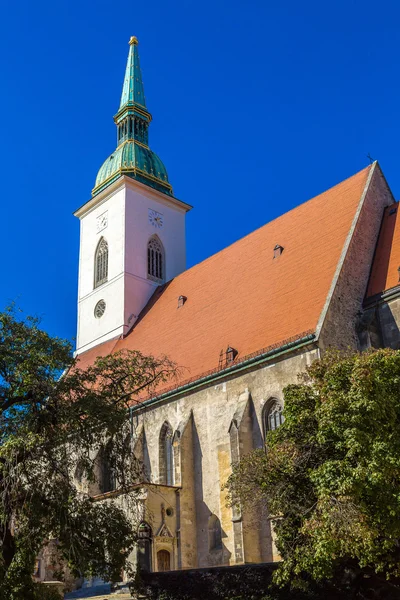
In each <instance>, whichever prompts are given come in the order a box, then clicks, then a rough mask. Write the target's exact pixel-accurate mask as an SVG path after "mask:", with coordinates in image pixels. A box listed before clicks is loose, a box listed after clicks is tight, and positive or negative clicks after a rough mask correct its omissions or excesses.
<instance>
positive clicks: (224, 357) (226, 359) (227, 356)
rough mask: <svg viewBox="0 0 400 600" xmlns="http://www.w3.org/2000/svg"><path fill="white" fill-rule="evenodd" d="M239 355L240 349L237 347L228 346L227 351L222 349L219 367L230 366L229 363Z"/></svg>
mask: <svg viewBox="0 0 400 600" xmlns="http://www.w3.org/2000/svg"><path fill="white" fill-rule="evenodd" d="M237 355H238V351H237V350H236V349H235V348H232V346H228V347H227V349H226V350H225V351H224V350H221V352H220V354H219V361H218V368H219V369H224V368H225V367H229V365H231V364H232V363H233V362H234V360H235V358H236V357H237Z"/></svg>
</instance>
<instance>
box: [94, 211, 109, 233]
mask: <svg viewBox="0 0 400 600" xmlns="http://www.w3.org/2000/svg"><path fill="white" fill-rule="evenodd" d="M107 225H108V211H106V212H104V213H103V214H102V215H99V216H98V217H97V219H96V228H97V233H99V231H102V230H103V229H105V228H106V227H107Z"/></svg>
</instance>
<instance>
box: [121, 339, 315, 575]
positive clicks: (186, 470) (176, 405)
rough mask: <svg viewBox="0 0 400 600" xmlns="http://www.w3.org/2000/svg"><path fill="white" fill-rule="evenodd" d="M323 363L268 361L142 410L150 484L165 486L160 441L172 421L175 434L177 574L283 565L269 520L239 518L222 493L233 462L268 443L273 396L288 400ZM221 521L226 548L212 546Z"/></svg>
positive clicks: (136, 416)
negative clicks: (212, 529)
mask: <svg viewBox="0 0 400 600" xmlns="http://www.w3.org/2000/svg"><path fill="white" fill-rule="evenodd" d="M317 357H318V350H317V349H316V348H315V347H314V348H312V347H309V348H308V350H304V351H303V352H301V351H297V352H292V353H291V354H288V355H287V357H286V358H282V357H281V358H278V359H277V360H276V361H274V362H273V361H272V360H271V361H270V362H268V363H265V365H264V366H259V367H258V368H257V369H255V370H252V371H251V370H249V371H247V372H243V373H242V374H240V375H236V376H231V377H230V378H229V379H227V380H226V381H223V382H222V383H219V384H217V385H211V384H210V385H208V386H206V387H204V388H203V389H201V390H198V391H194V392H192V393H187V394H185V395H182V396H179V397H172V398H171V399H169V400H168V399H166V400H164V401H163V402H159V403H153V404H149V405H148V406H147V407H146V408H144V407H141V408H140V407H139V408H137V409H136V410H135V411H134V413H133V416H132V418H133V425H134V428H135V429H136V431H137V432H138V435H140V436H142V439H145V440H146V442H145V443H146V448H145V449H144V450H142V452H143V454H147V456H148V469H149V478H150V481H152V482H157V481H158V480H159V464H158V462H159V436H160V431H161V429H162V427H163V425H164V423H166V422H167V423H169V424H170V425H171V428H172V430H173V432H174V434H173V435H174V437H173V440H174V442H173V446H174V463H175V464H174V468H175V479H174V483H175V484H176V485H177V486H180V488H181V489H180V491H179V494H178V498H179V500H178V504H177V511H178V512H177V531H174V532H173V535H174V536H176V537H177V538H178V539H179V542H178V543H177V548H178V555H177V562H176V564H177V568H182V569H187V568H194V567H208V566H217V565H232V564H238V563H243V562H262V561H267V560H268V561H270V560H273V559H277V558H278V556H277V553H276V551H275V549H274V547H273V543H272V536H271V531H270V529H269V527H268V523H267V522H266V519H265V517H263V516H261V515H255V516H254V515H233V513H232V509H231V508H230V507H228V506H227V499H226V492H225V491H224V490H223V489H222V488H223V486H224V484H225V483H226V481H227V479H228V477H229V475H230V473H231V465H232V462H235V461H236V460H239V459H240V456H243V455H244V454H246V453H247V452H249V451H250V450H251V449H252V448H255V447H261V446H262V445H263V439H264V430H263V429H264V427H263V422H262V421H263V418H262V414H263V408H264V406H265V405H266V403H268V401H269V400H270V399H271V398H277V399H278V400H281V401H283V389H284V387H285V386H287V385H288V384H290V383H295V382H297V378H298V373H302V372H304V371H305V369H306V367H307V365H309V364H310V363H311V361H312V360H314V359H315V358H317ZM211 515H216V516H217V518H218V519H219V520H220V523H221V527H222V547H221V548H217V549H214V550H210V548H209V532H208V522H209V518H210V516H211Z"/></svg>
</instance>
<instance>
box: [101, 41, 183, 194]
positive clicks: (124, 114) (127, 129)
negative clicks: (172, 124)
mask: <svg viewBox="0 0 400 600" xmlns="http://www.w3.org/2000/svg"><path fill="white" fill-rule="evenodd" d="M114 121H115V124H116V126H117V144H118V145H117V148H116V150H114V152H113V153H112V154H111V155H110V156H109V157H108V158H107V160H105V161H104V163H103V164H102V166H101V167H100V169H99V172H98V174H97V177H96V183H95V186H94V188H93V191H92V195H93V196H95V195H96V194H98V193H99V192H101V191H102V190H104V189H105V188H106V187H107V186H109V185H110V184H111V183H113V182H114V181H116V180H117V179H118V177H120V176H121V175H127V176H128V177H131V178H132V179H136V180H137V181H140V182H141V183H144V184H145V185H148V186H149V187H152V188H155V189H156V190H158V191H160V192H162V193H164V194H167V195H168V196H172V195H173V194H172V187H171V185H170V183H169V181H168V173H167V170H166V168H165V166H164V164H163V162H162V161H161V159H160V158H159V157H158V156H157V154H155V152H153V151H152V150H150V148H149V132H148V129H149V124H150V121H151V114H150V113H149V111H148V110H147V108H146V100H145V97H144V86H143V79H142V72H141V69H140V63H139V52H138V40H137V38H136V37H131V39H130V40H129V53H128V60H127V63H126V69H125V77H124V83H123V86H122V95H121V102H120V106H119V109H118V112H117V114H116V115H115V117H114Z"/></svg>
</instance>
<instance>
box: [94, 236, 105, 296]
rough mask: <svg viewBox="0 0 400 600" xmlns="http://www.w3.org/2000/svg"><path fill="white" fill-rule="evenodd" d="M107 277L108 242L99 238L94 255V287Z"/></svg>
mask: <svg viewBox="0 0 400 600" xmlns="http://www.w3.org/2000/svg"><path fill="white" fill-rule="evenodd" d="M107 279H108V244H107V242H106V240H105V239H104V238H101V240H100V241H99V243H98V244H97V248H96V253H95V256H94V287H95V288H97V287H99V285H102V284H103V283H105V282H106V281H107Z"/></svg>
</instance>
